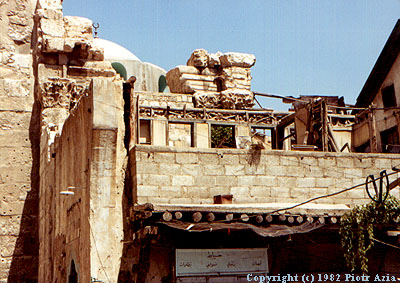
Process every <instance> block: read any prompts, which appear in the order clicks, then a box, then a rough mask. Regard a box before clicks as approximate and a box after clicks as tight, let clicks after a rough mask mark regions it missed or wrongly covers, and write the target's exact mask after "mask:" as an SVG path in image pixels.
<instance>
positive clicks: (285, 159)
mask: <svg viewBox="0 0 400 283" xmlns="http://www.w3.org/2000/svg"><path fill="white" fill-rule="evenodd" d="M279 165H282V166H299V157H297V156H284V155H282V156H281V158H280V162H279Z"/></svg>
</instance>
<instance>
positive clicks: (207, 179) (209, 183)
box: [194, 176, 216, 187]
mask: <svg viewBox="0 0 400 283" xmlns="http://www.w3.org/2000/svg"><path fill="white" fill-rule="evenodd" d="M215 178H216V177H215V176H197V177H195V179H194V182H195V184H196V185H198V186H206V187H213V186H215Z"/></svg>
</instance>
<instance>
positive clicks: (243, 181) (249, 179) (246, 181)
mask: <svg viewBox="0 0 400 283" xmlns="http://www.w3.org/2000/svg"><path fill="white" fill-rule="evenodd" d="M255 180H256V177H255V176H238V177H237V182H238V185H239V186H252V185H254V183H255Z"/></svg>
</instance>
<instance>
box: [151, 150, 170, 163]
mask: <svg viewBox="0 0 400 283" xmlns="http://www.w3.org/2000/svg"><path fill="white" fill-rule="evenodd" d="M154 162H157V163H164V164H174V163H175V154H174V153H173V152H155V153H154Z"/></svg>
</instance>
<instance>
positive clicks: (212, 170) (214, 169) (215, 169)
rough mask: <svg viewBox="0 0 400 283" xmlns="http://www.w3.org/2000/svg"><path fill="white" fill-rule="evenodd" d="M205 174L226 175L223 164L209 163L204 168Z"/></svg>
mask: <svg viewBox="0 0 400 283" xmlns="http://www.w3.org/2000/svg"><path fill="white" fill-rule="evenodd" d="M203 170H204V175H209V176H218V175H220V176H221V175H224V174H225V172H224V166H223V165H207V166H205V167H204V168H203Z"/></svg>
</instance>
